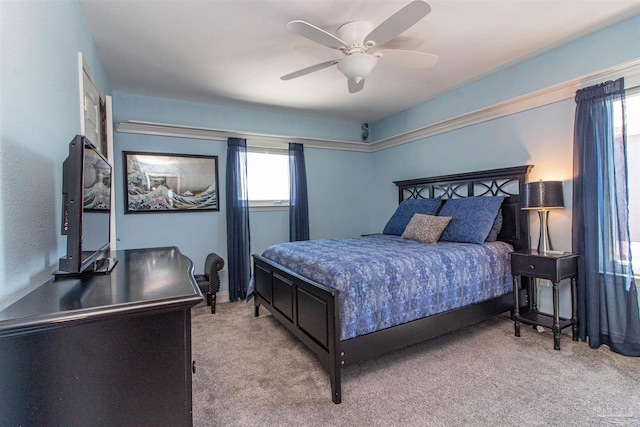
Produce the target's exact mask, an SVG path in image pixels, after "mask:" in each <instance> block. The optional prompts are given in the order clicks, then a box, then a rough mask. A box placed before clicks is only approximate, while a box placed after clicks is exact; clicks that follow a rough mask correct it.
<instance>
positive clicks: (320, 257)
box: [252, 165, 533, 403]
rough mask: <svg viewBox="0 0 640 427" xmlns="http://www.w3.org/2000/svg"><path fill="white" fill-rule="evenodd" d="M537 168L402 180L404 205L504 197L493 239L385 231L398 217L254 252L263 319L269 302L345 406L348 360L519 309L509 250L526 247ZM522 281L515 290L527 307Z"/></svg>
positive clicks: (400, 193)
mask: <svg viewBox="0 0 640 427" xmlns="http://www.w3.org/2000/svg"><path fill="white" fill-rule="evenodd" d="M532 167H533V166H531V165H525V166H518V167H512V168H503V169H493V170H487V171H478V172H470V173H463V174H455V175H446V176H437V177H430V178H421V179H412V180H405V181H396V182H394V184H395V185H396V186H397V187H398V199H399V200H398V201H399V203H400V205H403V203H405V204H406V203H409V201H411V202H414V201H415V202H416V203H418V202H429V201H433V200H437V203H438V205H439V206H440V207H439V209H440V210H441V211H444V206H446V203H447V202H448V201H449V200H454V199H464V198H470V199H469V200H467V201H471V198H473V199H475V200H480V199H478V197H485V196H486V197H490V198H491V199H500V203H499V204H498V206H497V209H498V210H499V212H500V214H501V219H502V225H501V227H499V233H498V234H497V237H495V236H494V238H495V241H494V242H487V243H484V244H473V243H449V242H439V243H438V244H432V245H429V244H426V243H419V242H415V241H414V240H411V239H406V238H402V237H400V236H398V235H396V234H397V233H396V234H394V233H392V232H389V233H387V227H389V226H390V223H391V220H390V223H389V224H387V227H385V233H387V234H379V235H370V236H361V237H357V238H351V239H325V240H318V241H305V242H293V243H284V244H280V245H275V246H274V247H271V248H268V249H267V250H266V251H265V252H264V253H263V254H262V255H253V260H254V276H253V283H252V285H253V296H254V310H255V316H256V317H257V316H259V309H260V307H261V306H262V307H265V308H266V309H267V310H268V311H269V312H271V313H272V315H273V316H274V317H275V318H276V319H278V320H279V321H280V322H281V323H282V324H283V325H284V326H285V327H286V328H287V329H289V330H290V331H291V332H292V333H293V334H294V335H295V336H296V337H297V338H298V339H300V340H301V341H302V342H303V343H304V344H305V345H306V346H307V347H308V348H309V349H310V350H311V351H312V352H313V353H315V354H316V355H317V357H318V359H319V361H320V364H321V366H322V367H323V368H324V369H325V370H326V371H327V372H328V373H329V379H330V383H331V396H332V400H333V402H334V403H340V402H341V400H342V394H341V368H342V367H344V366H347V365H350V364H354V363H358V362H361V361H363V360H365V359H370V358H373V357H376V356H379V355H382V354H385V353H389V352H391V351H395V350H398V349H401V348H403V347H407V346H410V345H413V344H416V343H419V342H422V341H425V340H428V339H431V338H434V337H436V336H439V335H442V334H445V333H448V332H451V331H453V330H457V329H460V328H464V327H467V326H469V325H472V324H475V323H478V322H481V321H484V320H487V319H489V318H490V317H492V316H495V315H498V314H501V313H504V312H506V311H510V310H512V309H513V294H512V292H513V291H514V287H517V286H518V285H517V282H514V281H513V280H512V278H511V274H510V264H509V253H510V252H511V251H513V250H517V249H524V248H527V247H528V243H529V241H528V240H529V239H528V215H527V211H522V210H521V209H520V197H519V194H520V190H521V188H522V186H523V184H524V183H525V182H526V177H527V174H528V173H529V171H530V169H531V168H532ZM440 199H441V201H440ZM489 200H490V199H481V201H489ZM457 201H459V200H455V201H452V202H451V205H452V204H453V203H455V202H457ZM492 203H493V202H492ZM394 216H395V214H394ZM392 219H393V218H392ZM405 225H406V224H405ZM403 228H404V225H403ZM408 228H409V227H407V229H408ZM445 233H446V231H445ZM442 238H444V234H443V237H442ZM390 254H393V256H391V255H390ZM339 261H340V262H339ZM345 262H346V263H345ZM423 270H424V271H426V272H427V273H428V275H425V274H423ZM381 272H384V274H383V273H381ZM389 272H391V273H389ZM378 276H380V277H378ZM396 276H397V277H401V279H397V280H398V281H399V282H398V283H395V282H394V281H395V280H396V279H395V277H396ZM391 282H393V283H391ZM373 283H375V284H376V285H375V286H374V285H372V284H373ZM460 283H462V284H460ZM514 283H516V285H514ZM421 286H424V288H422V287H421ZM523 286H524V287H523V288H517V289H515V291H517V292H519V293H520V301H521V303H522V305H523V306H526V305H527V304H528V297H527V296H528V293H527V288H528V286H527V284H526V283H525V282H523Z"/></svg>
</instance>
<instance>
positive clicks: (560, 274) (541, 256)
mask: <svg viewBox="0 0 640 427" xmlns="http://www.w3.org/2000/svg"><path fill="white" fill-rule="evenodd" d="M578 256H579V255H578V254H576V253H571V252H538V251H537V250H535V249H524V250H520V251H515V252H513V253H512V254H511V274H513V291H514V292H513V299H514V312H513V321H514V326H515V334H516V336H517V337H519V336H520V322H522V323H526V324H528V325H533V326H538V325H540V326H544V327H547V328H551V330H552V331H553V348H554V349H556V350H560V331H562V329H564V328H567V327H569V326H571V327H572V329H573V340H574V341H578V320H577V317H576V310H577V307H576V306H577V300H576V298H577V296H576V279H577V277H578ZM522 276H525V277H530V278H532V279H548V280H550V281H551V283H552V284H553V285H552V286H553V315H548V314H545V313H540V312H539V311H538V307H537V301H536V297H537V285H536V280H531V281H530V282H531V285H530V289H529V291H530V292H529V301H530V307H529V308H530V310H529V312H527V313H524V314H522V315H520V308H519V307H520V304H519V302H520V301H519V300H518V299H519V296H518V289H520V281H521V277H522ZM562 279H571V319H565V318H562V317H560V302H559V295H558V290H559V285H560V281H561V280H562Z"/></svg>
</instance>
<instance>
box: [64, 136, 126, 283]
mask: <svg viewBox="0 0 640 427" xmlns="http://www.w3.org/2000/svg"><path fill="white" fill-rule="evenodd" d="M111 178H112V168H111V165H110V164H109V162H108V161H107V159H106V158H105V157H104V156H103V155H102V154H101V153H100V152H99V151H98V150H97V148H96V147H95V145H93V144H92V143H91V141H89V140H88V139H87V138H86V137H84V136H82V135H76V136H75V137H74V138H73V139H72V140H71V142H70V143H69V156H68V157H67V158H66V160H65V161H64V163H63V166H62V229H61V233H62V235H65V236H67V254H66V255H65V256H64V257H63V258H60V260H59V262H58V269H59V271H57V272H56V273H55V275H56V277H60V276H62V277H68V276H70V275H71V276H76V275H85V274H108V273H109V272H110V271H111V269H112V268H113V267H114V265H115V263H116V262H117V261H116V259H115V258H110V257H109V254H110V252H109V246H110V232H111V230H110V228H111Z"/></svg>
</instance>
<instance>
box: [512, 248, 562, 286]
mask: <svg viewBox="0 0 640 427" xmlns="http://www.w3.org/2000/svg"><path fill="white" fill-rule="evenodd" d="M511 274H513V275H514V276H519V275H522V276H528V277H537V278H539V279H549V280H552V281H555V280H556V278H557V269H556V259H555V258H541V257H540V258H539V257H532V256H519V255H518V254H515V253H514V254H511Z"/></svg>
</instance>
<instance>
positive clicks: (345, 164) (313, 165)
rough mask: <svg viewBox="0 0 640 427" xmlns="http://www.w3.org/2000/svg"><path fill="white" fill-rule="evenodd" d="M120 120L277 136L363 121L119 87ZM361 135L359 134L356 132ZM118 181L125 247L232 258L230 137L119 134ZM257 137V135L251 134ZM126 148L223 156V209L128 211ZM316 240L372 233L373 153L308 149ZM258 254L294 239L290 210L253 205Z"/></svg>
mask: <svg viewBox="0 0 640 427" xmlns="http://www.w3.org/2000/svg"><path fill="white" fill-rule="evenodd" d="M113 108H114V118H115V121H116V122H120V121H126V120H141V121H150V122H164V123H170V124H178V125H190V126H199V127H207V128H220V129H233V130H238V131H245V132H268V133H272V134H276V135H304V136H312V137H315V138H327V139H337V140H357V139H356V138H358V137H359V136H358V135H359V132H360V126H359V125H357V124H353V123H351V124H346V123H342V122H329V121H326V120H313V119H310V118H308V117H303V116H300V117H298V116H295V115H284V114H274V113H265V112H263V111H253V110H245V109H238V108H226V107H221V106H216V105H210V104H202V103H193V102H185V101H176V100H171V99H162V98H154V97H148V96H140V95H134V94H129V93H120V92H115V93H114V95H113ZM354 135H355V136H354ZM114 141H115V151H116V154H115V159H116V164H115V171H116V172H115V185H116V193H117V195H118V197H119V198H118V201H117V203H118V206H119V207H118V208H117V218H116V223H117V227H116V228H117V235H118V238H119V242H118V249H131V248H141V247H150V246H178V247H179V248H180V250H181V251H182V252H183V253H184V254H185V255H187V256H188V257H189V258H191V260H192V261H193V262H194V265H195V268H196V272H199V271H201V270H202V269H203V267H204V260H205V258H206V255H207V254H208V253H209V252H216V253H218V254H219V255H221V256H222V257H223V258H225V259H227V243H226V242H227V240H226V218H225V213H224V212H225V209H226V200H225V194H224V188H225V170H226V169H225V168H226V141H208V140H195V139H186V138H170V137H162V136H149V135H137V134H127V133H120V132H116V133H115V135H114ZM248 142H249V143H250V142H251V140H250V139H249V140H248ZM122 151H148V152H161V153H162V152H164V153H186V154H208V155H217V156H218V163H219V180H220V192H221V194H220V212H183V213H164V214H128V215H125V214H124V196H123V194H124V193H122V192H123V191H124V184H123V182H122V181H123V171H122ZM305 159H306V167H307V181H308V191H309V210H310V215H309V216H310V234H311V237H312V238H324V237H345V236H353V235H356V234H359V233H365V232H369V230H370V229H371V224H372V222H371V219H372V213H371V211H370V209H369V204H370V195H369V191H370V183H371V178H372V169H371V154H370V153H353V152H346V151H338V150H326V149H311V148H307V149H305ZM250 224H251V242H252V248H251V249H252V253H261V252H262V251H263V250H264V249H265V248H267V247H268V246H270V245H272V244H275V243H280V242H285V241H288V240H289V214H288V211H286V210H284V211H283V210H279V211H252V212H251V214H250ZM221 280H222V284H221V291H223V292H224V291H226V290H228V278H227V275H226V270H223V272H222V274H221Z"/></svg>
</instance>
